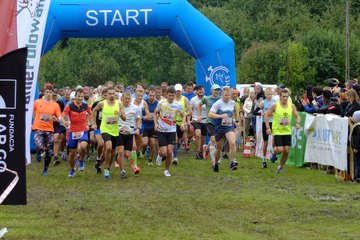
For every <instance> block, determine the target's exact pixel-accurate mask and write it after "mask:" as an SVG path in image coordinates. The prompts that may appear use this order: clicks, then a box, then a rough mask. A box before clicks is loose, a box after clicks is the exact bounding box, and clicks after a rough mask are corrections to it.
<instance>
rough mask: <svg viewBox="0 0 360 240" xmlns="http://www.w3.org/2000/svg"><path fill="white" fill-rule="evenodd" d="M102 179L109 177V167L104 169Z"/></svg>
mask: <svg viewBox="0 0 360 240" xmlns="http://www.w3.org/2000/svg"><path fill="white" fill-rule="evenodd" d="M104 179H110V170H109V169H105V170H104Z"/></svg>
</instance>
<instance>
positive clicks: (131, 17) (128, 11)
mask: <svg viewBox="0 0 360 240" xmlns="http://www.w3.org/2000/svg"><path fill="white" fill-rule="evenodd" d="M131 13H134V15H131ZM138 16H139V11H138V10H126V25H129V20H130V19H132V20H134V22H135V23H136V25H140V23H139V21H138V20H137V19H136V18H137V17H138Z"/></svg>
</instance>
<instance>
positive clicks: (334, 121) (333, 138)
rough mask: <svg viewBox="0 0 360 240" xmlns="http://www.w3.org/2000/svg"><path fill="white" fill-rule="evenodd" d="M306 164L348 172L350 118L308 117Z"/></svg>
mask: <svg viewBox="0 0 360 240" xmlns="http://www.w3.org/2000/svg"><path fill="white" fill-rule="evenodd" d="M305 134H306V135H307V141H306V150H305V162H311V163H318V164H322V165H327V166H333V167H335V168H337V169H340V170H342V171H347V136H348V118H346V117H345V118H341V117H339V116H336V115H331V114H327V115H317V116H312V115H310V114H307V115H306V120H305Z"/></svg>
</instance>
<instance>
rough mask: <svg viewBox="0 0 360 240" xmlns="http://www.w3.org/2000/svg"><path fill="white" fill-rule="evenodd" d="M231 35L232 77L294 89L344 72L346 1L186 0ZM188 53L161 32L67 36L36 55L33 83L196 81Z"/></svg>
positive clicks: (357, 23)
mask: <svg viewBox="0 0 360 240" xmlns="http://www.w3.org/2000/svg"><path fill="white" fill-rule="evenodd" d="M190 2H191V3H192V4H193V5H194V6H195V7H197V8H198V9H199V10H200V11H201V12H202V13H203V14H204V15H205V16H207V17H208V18H209V19H210V20H211V21H213V22H214V23H215V24H216V25H217V26H219V27H220V28H221V29H222V30H223V31H224V32H225V33H227V34H228V35H229V36H231V37H232V38H233V39H234V42H235V51H236V66H237V69H236V72H237V82H238V83H245V82H254V81H260V82H266V83H279V82H281V83H286V84H287V85H291V86H292V87H293V88H294V87H296V88H303V87H304V86H305V85H307V84H311V83H317V84H321V83H322V82H324V80H325V79H327V78H329V77H336V78H338V79H340V80H341V81H344V80H345V79H344V78H345V77H344V76H345V1H343V0H318V1H315V2H314V1H310V0H286V1H285V0H251V1H250V0H224V1H220V0H190ZM350 10H351V11H350V14H351V16H350V29H351V36H350V65H351V69H350V77H351V78H357V77H359V76H360V40H359V39H360V18H359V16H360V15H359V13H360V2H359V1H356V0H350ZM194 69H195V67H194V59H192V58H191V57H190V56H188V55H187V54H186V53H185V52H183V51H182V50H181V49H180V48H179V47H178V46H177V45H176V44H174V43H172V42H171V41H170V40H169V39H168V38H166V37H163V38H141V39H69V40H67V41H63V42H61V43H59V44H58V45H57V46H56V47H55V48H53V50H51V51H50V52H49V53H47V54H46V55H45V56H44V57H43V58H42V62H41V69H40V77H39V79H40V82H41V83H43V82H45V81H49V82H54V83H55V84H57V85H70V86H74V85H76V84H86V85H92V86H95V85H98V84H101V83H103V82H104V81H106V80H113V81H116V82H123V83H125V84H132V83H135V82H143V83H145V84H159V83H160V82H162V81H167V82H169V83H176V82H182V83H184V82H187V81H189V80H190V81H194V80H195V70H194Z"/></svg>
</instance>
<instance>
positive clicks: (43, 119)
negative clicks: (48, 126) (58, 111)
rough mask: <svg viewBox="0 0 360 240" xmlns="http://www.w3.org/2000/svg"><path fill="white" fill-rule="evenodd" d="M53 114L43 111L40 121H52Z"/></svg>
mask: <svg viewBox="0 0 360 240" xmlns="http://www.w3.org/2000/svg"><path fill="white" fill-rule="evenodd" d="M51 118H52V115H50V114H45V113H41V114H40V122H46V123H47V122H51Z"/></svg>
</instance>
